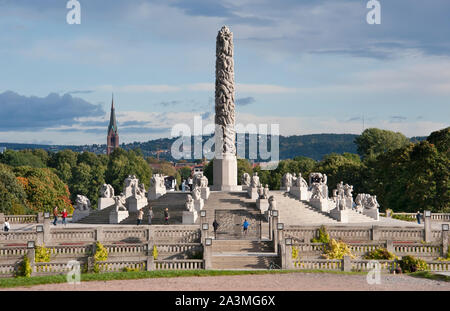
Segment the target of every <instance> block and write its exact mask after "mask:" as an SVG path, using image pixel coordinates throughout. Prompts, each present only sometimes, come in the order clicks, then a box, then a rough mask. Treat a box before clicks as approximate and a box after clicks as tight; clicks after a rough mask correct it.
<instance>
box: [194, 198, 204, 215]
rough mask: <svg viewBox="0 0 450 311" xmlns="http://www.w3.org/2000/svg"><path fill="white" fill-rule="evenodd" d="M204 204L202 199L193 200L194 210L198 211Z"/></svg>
mask: <svg viewBox="0 0 450 311" xmlns="http://www.w3.org/2000/svg"><path fill="white" fill-rule="evenodd" d="M204 205H205V201H203V199H200V200H194V209H195V210H196V211H198V212H200V211H201V210H202V209H203V206H204Z"/></svg>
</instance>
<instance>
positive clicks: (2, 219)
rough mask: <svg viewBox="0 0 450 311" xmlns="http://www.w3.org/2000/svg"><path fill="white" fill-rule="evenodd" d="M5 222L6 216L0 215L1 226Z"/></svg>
mask: <svg viewBox="0 0 450 311" xmlns="http://www.w3.org/2000/svg"><path fill="white" fill-rule="evenodd" d="M4 222H5V214H3V213H0V224H3V223H4Z"/></svg>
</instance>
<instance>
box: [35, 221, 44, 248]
mask: <svg viewBox="0 0 450 311" xmlns="http://www.w3.org/2000/svg"><path fill="white" fill-rule="evenodd" d="M44 239H45V237H44V226H43V225H37V226H36V241H35V243H36V245H37V246H42V245H45V243H44Z"/></svg>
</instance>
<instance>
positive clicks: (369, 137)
mask: <svg viewBox="0 0 450 311" xmlns="http://www.w3.org/2000/svg"><path fill="white" fill-rule="evenodd" d="M355 143H356V145H357V147H358V153H359V154H360V155H361V156H362V157H364V158H366V157H376V156H378V155H379V154H382V153H384V152H387V151H390V150H395V149H398V148H401V147H404V146H406V145H408V144H409V143H410V142H409V140H408V138H406V137H405V135H403V134H402V133H398V132H397V133H396V132H392V131H387V130H381V129H377V128H369V129H366V130H365V131H364V132H363V133H362V134H361V136H358V137H357V138H356V139H355Z"/></svg>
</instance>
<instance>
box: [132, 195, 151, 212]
mask: <svg viewBox="0 0 450 311" xmlns="http://www.w3.org/2000/svg"><path fill="white" fill-rule="evenodd" d="M147 205H148V201H147V198H140V199H137V198H135V197H129V198H128V199H127V208H128V211H129V212H138V211H139V210H140V209H141V208H143V207H146V206H147Z"/></svg>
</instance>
